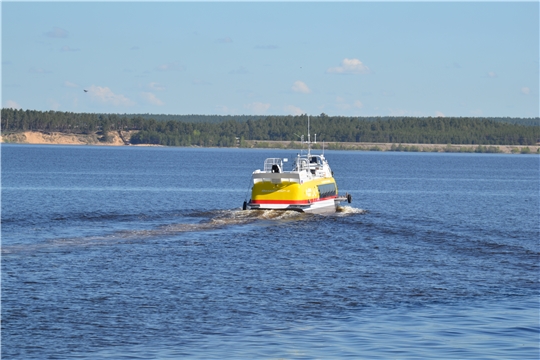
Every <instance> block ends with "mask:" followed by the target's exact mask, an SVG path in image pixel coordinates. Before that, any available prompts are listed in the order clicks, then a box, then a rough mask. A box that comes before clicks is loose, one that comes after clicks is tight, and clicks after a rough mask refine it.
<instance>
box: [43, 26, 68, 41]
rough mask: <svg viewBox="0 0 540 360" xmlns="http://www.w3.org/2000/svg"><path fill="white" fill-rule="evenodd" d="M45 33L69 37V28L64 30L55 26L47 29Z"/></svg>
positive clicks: (51, 36)
mask: <svg viewBox="0 0 540 360" xmlns="http://www.w3.org/2000/svg"><path fill="white" fill-rule="evenodd" d="M44 35H45V36H47V37H50V38H57V39H61V38H67V37H68V32H67V30H64V29H62V28H59V27H53V28H52V30H49V31H47V32H46V33H44Z"/></svg>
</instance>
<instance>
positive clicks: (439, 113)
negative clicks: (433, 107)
mask: <svg viewBox="0 0 540 360" xmlns="http://www.w3.org/2000/svg"><path fill="white" fill-rule="evenodd" d="M435 116H436V117H445V115H444V114H443V113H442V112H440V111H435Z"/></svg>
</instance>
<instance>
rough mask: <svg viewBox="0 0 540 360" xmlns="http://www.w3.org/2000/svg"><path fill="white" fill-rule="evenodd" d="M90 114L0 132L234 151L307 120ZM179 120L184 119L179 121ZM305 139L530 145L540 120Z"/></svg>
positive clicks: (396, 122)
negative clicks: (122, 137)
mask: <svg viewBox="0 0 540 360" xmlns="http://www.w3.org/2000/svg"><path fill="white" fill-rule="evenodd" d="M155 117H157V118H158V119H155V118H154V117H152V116H151V115H149V114H132V115H128V114H124V115H120V114H91V113H73V112H59V111H45V112H43V111H36V110H17V109H6V108H4V109H2V116H1V124H0V125H1V127H2V131H3V132H4V133H10V132H21V131H29V130H30V131H42V132H64V133H82V134H90V133H95V132H102V133H103V134H104V136H106V135H107V133H108V132H110V131H119V130H121V131H129V130H138V131H137V132H136V133H134V134H133V135H132V136H131V139H130V141H131V143H133V144H159V145H169V146H191V145H199V146H223V147H228V146H236V145H237V144H239V143H241V142H242V141H244V140H263V141H264V140H281V141H298V140H300V138H301V135H307V115H299V116H248V115H240V116H232V115H228V116H219V115H172V116H171V117H170V118H167V115H156V116H155ZM182 119H184V120H182ZM310 123H311V129H310V130H311V136H312V140H313V139H314V136H315V134H317V140H318V141H325V142H374V143H398V144H399V143H413V144H471V145H472V144H477V145H534V144H536V143H537V142H538V141H539V139H540V126H539V125H540V118H525V119H522V118H468V117H436V118H432V117H344V116H328V115H326V114H324V113H323V114H320V115H318V116H311V117H310Z"/></svg>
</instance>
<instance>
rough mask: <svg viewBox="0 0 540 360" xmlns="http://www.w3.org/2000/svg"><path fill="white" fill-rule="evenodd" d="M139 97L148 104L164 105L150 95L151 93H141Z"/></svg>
mask: <svg viewBox="0 0 540 360" xmlns="http://www.w3.org/2000/svg"><path fill="white" fill-rule="evenodd" d="M141 97H142V98H143V99H144V101H146V102H147V103H149V104H152V105H157V106H162V105H165V103H164V102H163V101H161V100H160V99H158V98H157V97H156V95H154V94H152V93H151V92H141Z"/></svg>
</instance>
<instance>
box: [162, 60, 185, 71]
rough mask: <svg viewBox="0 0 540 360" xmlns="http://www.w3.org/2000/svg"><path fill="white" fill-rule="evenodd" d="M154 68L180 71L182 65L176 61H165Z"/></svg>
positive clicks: (182, 68)
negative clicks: (165, 62)
mask: <svg viewBox="0 0 540 360" xmlns="http://www.w3.org/2000/svg"><path fill="white" fill-rule="evenodd" d="M156 70H158V71H182V70H184V67H183V66H182V65H180V64H179V63H177V62H172V63H167V64H161V65H159V66H158V67H156Z"/></svg>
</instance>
